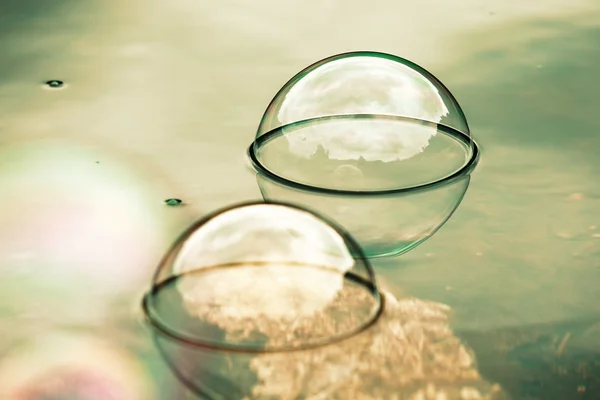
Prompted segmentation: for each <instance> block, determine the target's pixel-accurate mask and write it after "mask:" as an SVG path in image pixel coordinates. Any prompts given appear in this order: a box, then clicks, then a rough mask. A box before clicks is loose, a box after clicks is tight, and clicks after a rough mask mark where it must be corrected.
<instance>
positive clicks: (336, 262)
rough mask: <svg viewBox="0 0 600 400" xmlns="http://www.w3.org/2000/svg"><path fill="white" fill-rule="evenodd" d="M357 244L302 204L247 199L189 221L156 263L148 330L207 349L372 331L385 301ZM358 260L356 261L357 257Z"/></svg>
mask: <svg viewBox="0 0 600 400" xmlns="http://www.w3.org/2000/svg"><path fill="white" fill-rule="evenodd" d="M361 254H362V251H361V249H360V247H359V246H358V244H357V243H356V242H355V241H354V239H352V238H351V237H350V236H349V235H348V234H347V233H345V232H344V231H343V230H342V229H341V228H339V227H337V226H336V225H335V224H333V223H331V222H328V221H327V220H325V219H324V218H322V217H320V216H317V215H315V214H314V213H312V212H309V211H306V210H304V209H302V208H299V207H296V206H292V205H288V204H280V203H246V204H242V205H237V206H234V207H231V208H227V209H223V210H219V211H217V212H215V213H214V214H212V215H210V216H208V217H207V218H205V219H203V220H200V221H198V222H197V223H195V224H193V225H192V226H191V227H190V228H189V229H188V230H187V231H186V232H185V233H184V234H183V235H182V236H181V237H180V238H179V239H178V240H177V241H176V242H175V244H174V245H173V247H172V248H171V249H170V251H169V252H168V253H167V255H166V256H165V258H164V259H163V260H162V262H161V263H160V265H159V267H158V269H157V272H156V274H155V276H154V278H153V283H152V289H151V290H150V291H149V292H148V293H147V294H146V296H145V297H144V302H143V307H144V311H145V314H146V317H147V319H148V320H149V322H150V323H151V325H152V326H153V327H154V328H156V329H157V330H158V331H160V332H161V333H162V334H165V335H167V336H168V337H170V338H172V339H176V340H179V341H183V342H185V343H187V344H192V345H194V346H198V347H201V348H210V349H217V350H227V351H241V352H249V353H256V352H258V353H260V352H278V351H290V350H297V349H307V348H315V347H319V346H322V345H325V344H330V343H333V342H337V341H340V340H343V339H345V338H348V337H351V336H353V335H355V334H356V333H358V332H361V331H363V330H364V329H366V328H368V327H369V326H371V325H372V324H373V323H374V322H375V321H376V320H377V318H378V317H379V315H380V314H381V310H382V302H383V301H382V299H381V296H380V293H379V290H378V287H377V285H376V282H375V276H374V273H373V270H372V268H371V266H370V264H369V262H368V261H367V260H366V259H365V258H364V257H361V256H360V255H361ZM357 255H358V257H357Z"/></svg>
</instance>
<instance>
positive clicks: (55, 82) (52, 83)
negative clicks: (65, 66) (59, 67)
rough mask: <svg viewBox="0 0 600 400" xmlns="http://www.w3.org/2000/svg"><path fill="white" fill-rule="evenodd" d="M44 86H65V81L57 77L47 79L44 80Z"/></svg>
mask: <svg viewBox="0 0 600 400" xmlns="http://www.w3.org/2000/svg"><path fill="white" fill-rule="evenodd" d="M46 86H48V87H49V88H52V89H60V88H62V87H64V86H65V83H64V82H63V81H61V80H58V79H51V80H49V81H46Z"/></svg>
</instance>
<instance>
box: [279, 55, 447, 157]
mask: <svg viewBox="0 0 600 400" xmlns="http://www.w3.org/2000/svg"><path fill="white" fill-rule="evenodd" d="M352 114H380V115H382V114H383V115H394V116H405V117H411V118H415V119H420V120H425V121H429V122H434V123H436V122H439V121H440V120H441V118H442V117H443V116H444V115H446V114H448V108H447V107H446V104H445V103H444V100H443V99H442V97H441V96H440V93H439V91H438V89H437V88H436V87H435V86H434V85H433V84H432V83H431V82H430V81H429V80H427V79H426V78H425V77H424V76H423V75H421V74H420V73H418V72H417V71H415V70H413V69H411V68H409V67H408V66H405V65H403V64H400V63H398V62H395V61H391V60H387V59H383V58H376V57H351V58H345V59H339V60H335V61H332V62H330V63H327V64H324V65H322V66H320V67H318V68H316V69H315V70H313V71H311V72H310V73H308V74H307V75H306V76H305V77H303V78H302V79H301V80H300V81H298V82H297V83H296V84H295V85H294V86H292V87H291V89H290V90H289V92H287V93H286V95H285V99H284V100H283V102H282V104H281V107H280V109H279V111H278V115H277V116H278V119H279V121H280V122H281V123H282V124H283V125H285V124H289V123H292V122H297V121H301V120H306V119H311V118H317V117H323V116H328V115H352ZM311 128H312V127H311ZM295 132H296V134H286V135H285V137H286V139H287V140H288V143H289V148H290V151H291V152H292V153H294V154H295V155H297V156H300V157H303V158H309V157H311V156H313V155H314V154H315V153H316V152H317V149H318V148H319V146H322V147H323V149H324V150H325V151H326V152H327V153H328V154H329V157H330V158H332V159H336V160H357V159H359V158H361V157H362V158H364V159H365V160H367V161H377V160H379V161H384V162H390V161H396V160H405V159H408V158H411V157H413V156H415V155H416V154H419V153H421V152H422V151H423V150H424V149H425V147H427V145H428V144H429V140H430V138H431V137H433V136H435V134H436V132H437V130H436V129H435V128H434V127H425V126H422V125H415V126H412V125H409V124H406V125H404V126H403V127H402V129H401V130H399V129H398V124H392V125H390V124H389V123H388V124H385V123H377V124H370V125H369V126H365V125H364V123H363V124H356V125H355V126H353V125H351V124H343V127H342V129H335V128H334V129H331V127H330V128H329V129H326V130H320V129H310V130H309V129H303V130H302V133H303V134H302V135H299V134H297V131H295ZM304 133H306V134H304Z"/></svg>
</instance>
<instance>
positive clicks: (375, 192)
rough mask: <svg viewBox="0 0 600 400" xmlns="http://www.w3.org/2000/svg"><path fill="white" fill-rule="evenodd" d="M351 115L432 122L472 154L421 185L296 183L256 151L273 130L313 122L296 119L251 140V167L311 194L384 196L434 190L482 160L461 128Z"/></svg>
mask: <svg viewBox="0 0 600 400" xmlns="http://www.w3.org/2000/svg"><path fill="white" fill-rule="evenodd" d="M343 117H348V115H331V116H328V117H321V118H319V119H328V118H330V119H334V118H343ZM352 117H356V118H390V119H397V120H410V121H420V122H427V123H430V124H432V126H436V127H437V129H438V130H440V131H442V132H445V133H447V134H449V135H451V136H452V137H453V138H454V139H455V140H458V141H461V142H462V143H463V144H466V145H467V146H468V149H469V150H470V157H469V159H468V160H467V161H466V162H465V163H464V164H463V165H462V166H461V167H460V168H458V169H457V170H455V171H454V172H452V173H451V174H449V175H446V176H444V177H442V178H439V179H436V180H433V181H429V182H426V183H423V184H418V185H412V186H406V187H397V188H391V189H367V190H363V189H334V188H330V187H324V186H314V185H309V184H306V183H301V182H297V181H294V180H291V179H288V178H284V177H283V176H281V175H279V174H277V173H275V172H273V171H271V170H270V169H268V168H267V167H266V166H264V165H263V163H261V161H260V159H259V157H258V156H257V150H258V149H260V147H261V146H262V145H263V144H266V143H268V142H269V140H272V138H271V136H274V133H275V132H276V131H279V130H281V129H283V128H285V127H290V126H295V125H299V124H305V123H308V122H310V121H312V120H302V121H297V122H294V123H291V124H287V125H283V126H281V127H279V128H275V129H273V130H271V131H269V132H266V133H265V134H263V135H261V136H259V137H257V138H256V139H255V140H254V141H253V142H252V144H251V145H250V146H249V147H248V149H247V151H246V157H247V159H248V160H249V161H250V168H252V169H253V170H254V172H255V173H257V174H260V175H262V176H264V177H266V178H268V179H270V180H272V181H274V182H276V183H279V184H280V185H283V186H287V187H292V188H294V189H299V190H303V191H307V192H312V193H317V194H326V195H343V196H383V195H394V194H407V193H414V192H417V191H424V190H430V189H433V188H436V187H439V186H444V185H447V184H450V183H452V182H454V181H456V180H459V179H462V178H463V177H464V176H466V175H470V174H471V172H473V170H474V169H475V167H476V166H477V164H478V163H479V159H480V156H481V151H480V149H479V146H478V145H477V142H475V141H474V140H473V139H472V138H471V137H470V136H467V135H466V134H465V133H463V132H461V131H459V130H456V129H454V128H451V127H449V126H447V125H443V124H439V123H438V124H436V123H433V122H429V121H424V120H421V119H415V118H409V117H399V116H392V115H383V114H352Z"/></svg>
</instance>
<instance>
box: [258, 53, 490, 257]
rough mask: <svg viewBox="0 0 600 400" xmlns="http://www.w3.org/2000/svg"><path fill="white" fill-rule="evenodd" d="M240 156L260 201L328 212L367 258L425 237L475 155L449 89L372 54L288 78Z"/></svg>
mask: <svg viewBox="0 0 600 400" xmlns="http://www.w3.org/2000/svg"><path fill="white" fill-rule="evenodd" d="M248 154H249V157H250V160H251V163H252V166H253V168H254V169H255V171H256V172H257V180H258V184H259V187H260V189H261V192H262V195H263V197H264V198H265V199H266V200H276V201H285V202H294V203H297V204H301V205H303V206H305V207H307V208H309V209H313V210H315V211H317V212H319V213H321V214H323V215H328V216H329V217H331V218H332V219H333V220H335V221H337V222H338V223H340V224H341V225H342V226H344V227H346V228H347V229H348V230H349V232H350V233H351V234H352V235H353V236H354V237H355V238H356V239H357V240H358V241H359V242H360V243H361V246H362V248H363V249H364V251H365V253H366V255H367V256H369V257H375V256H383V255H396V254H400V253H402V252H405V251H407V250H409V249H411V248H413V247H414V246H416V245H418V244H419V243H421V242H423V241H424V240H425V239H427V238H428V237H429V236H431V235H432V234H433V233H434V232H435V231H436V230H437V229H438V228H439V227H440V226H441V225H442V224H443V223H444V222H445V221H446V220H447V219H448V218H449V217H450V215H451V214H452V212H453V211H454V210H455V209H456V207H457V206H458V204H459V203H460V201H461V200H462V197H463V196H464V193H465V191H466V189H467V187H468V184H469V180H470V173H471V172H472V170H473V169H474V168H475V166H476V164H477V161H478V158H479V150H478V147H477V145H476V144H475V142H474V141H473V140H472V137H471V132H470V129H469V126H468V123H467V120H466V118H465V115H464V113H463V111H462V109H461V108H460V106H459V104H458V102H457V101H456V99H455V98H454V96H453V95H452V94H451V93H450V91H449V90H448V89H447V88H446V87H445V86H444V85H443V84H442V83H441V82H440V81H439V80H438V79H436V78H435V77H434V76H433V75H432V74H430V73H429V72H427V71H425V70H424V69H423V68H421V67H419V66H417V65H415V64H414V63H412V62H410V61H407V60H404V59H402V58H399V57H395V56H392V55H389V54H383V53H375V52H354V53H345V54H340V55H336V56H332V57H329V58H327V59H324V60H322V61H319V62H317V63H315V64H313V65H311V66H309V67H307V68H306V69H304V70H303V71H301V72H300V73H298V74H297V75H296V76H295V77H293V78H292V79H291V80H290V81H289V82H288V83H286V84H285V85H284V87H283V88H282V89H281V90H280V91H279V92H278V93H277V95H276V96H275V98H274V99H273V100H272V101H271V103H270V104H269V106H268V108H267V110H266V111H265V113H264V115H263V117H262V120H261V123H260V125H259V127H258V131H257V134H256V138H255V140H254V142H253V143H252V145H251V146H250V148H249V150H248Z"/></svg>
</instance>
